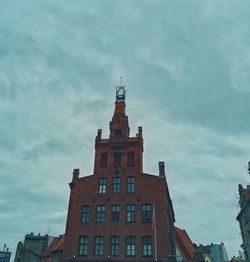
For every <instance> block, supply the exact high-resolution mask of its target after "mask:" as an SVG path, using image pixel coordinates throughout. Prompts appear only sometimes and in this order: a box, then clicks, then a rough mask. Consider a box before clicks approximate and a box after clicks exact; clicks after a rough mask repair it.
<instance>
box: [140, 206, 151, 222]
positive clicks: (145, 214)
mask: <svg viewBox="0 0 250 262" xmlns="http://www.w3.org/2000/svg"><path fill="white" fill-rule="evenodd" d="M141 212H142V213H141V214H142V222H143V223H150V222H151V217H152V213H151V205H150V204H143V205H142V206H141Z"/></svg>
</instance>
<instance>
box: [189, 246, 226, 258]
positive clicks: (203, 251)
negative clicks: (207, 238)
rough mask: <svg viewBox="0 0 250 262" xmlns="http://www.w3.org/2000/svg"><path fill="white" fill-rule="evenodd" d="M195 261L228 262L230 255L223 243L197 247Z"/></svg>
mask: <svg viewBox="0 0 250 262" xmlns="http://www.w3.org/2000/svg"><path fill="white" fill-rule="evenodd" d="M195 249H196V252H195V253H194V261H205V262H206V261H207V262H227V261H228V255H227V251H226V248H225V245H224V243H223V242H221V243H220V244H213V243H211V244H210V245H195Z"/></svg>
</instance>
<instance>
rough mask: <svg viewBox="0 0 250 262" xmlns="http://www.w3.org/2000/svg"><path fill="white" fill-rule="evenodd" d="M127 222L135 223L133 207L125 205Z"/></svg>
mask: <svg viewBox="0 0 250 262" xmlns="http://www.w3.org/2000/svg"><path fill="white" fill-rule="evenodd" d="M126 221H127V222H129V223H133V222H135V205H127V219H126Z"/></svg>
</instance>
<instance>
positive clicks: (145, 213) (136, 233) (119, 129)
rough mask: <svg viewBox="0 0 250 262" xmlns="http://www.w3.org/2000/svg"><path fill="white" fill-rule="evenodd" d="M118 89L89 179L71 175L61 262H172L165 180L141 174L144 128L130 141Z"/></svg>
mask: <svg viewBox="0 0 250 262" xmlns="http://www.w3.org/2000/svg"><path fill="white" fill-rule="evenodd" d="M125 107H126V105H125V89H124V86H119V87H117V90H116V102H115V110H114V114H113V117H112V120H111V122H110V124H109V127H110V135H109V138H102V130H101V129H99V130H98V132H97V136H96V140H95V162H94V172H93V175H90V176H84V177H79V169H75V170H74V172H73V179H72V182H71V183H70V188H71V192H70V200H69V207H68V217H67V224H66V232H65V240H64V249H63V261H72V260H74V261H117V262H118V261H120V262H121V261H174V260H175V237H174V221H175V220H174V211H173V206H172V202H171V199H170V195H169V191H168V186H167V182H166V177H165V170H164V169H165V168H164V162H159V175H158V176H155V175H150V174H146V173H144V172H143V138H142V128H141V127H139V128H138V133H137V134H136V136H135V137H130V136H129V134H130V129H129V123H128V117H127V115H126V113H125Z"/></svg>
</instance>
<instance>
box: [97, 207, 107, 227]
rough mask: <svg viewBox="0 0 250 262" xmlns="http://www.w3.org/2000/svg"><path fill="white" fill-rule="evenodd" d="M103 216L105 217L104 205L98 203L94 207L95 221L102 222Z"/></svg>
mask: <svg viewBox="0 0 250 262" xmlns="http://www.w3.org/2000/svg"><path fill="white" fill-rule="evenodd" d="M104 217H105V206H104V205H98V206H97V207H96V222H97V223H104Z"/></svg>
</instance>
